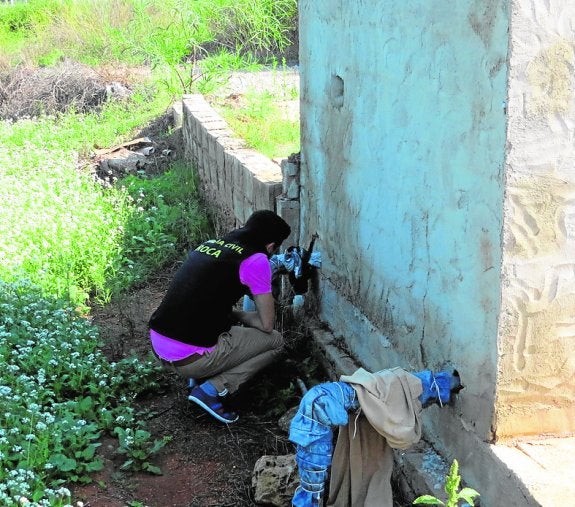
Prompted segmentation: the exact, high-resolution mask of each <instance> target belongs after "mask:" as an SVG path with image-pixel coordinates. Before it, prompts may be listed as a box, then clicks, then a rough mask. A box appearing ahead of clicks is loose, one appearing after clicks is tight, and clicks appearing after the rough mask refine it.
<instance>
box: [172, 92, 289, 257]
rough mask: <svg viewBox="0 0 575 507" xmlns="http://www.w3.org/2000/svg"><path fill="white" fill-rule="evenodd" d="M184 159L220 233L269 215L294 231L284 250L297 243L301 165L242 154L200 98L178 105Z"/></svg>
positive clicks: (186, 97) (239, 144) (192, 97)
mask: <svg viewBox="0 0 575 507" xmlns="http://www.w3.org/2000/svg"><path fill="white" fill-rule="evenodd" d="M182 116H183V118H182V137H183V142H184V158H185V159H186V161H188V162H189V163H190V164H191V165H192V166H193V167H194V168H195V169H196V170H197V172H198V176H199V179H200V184H201V188H202V191H203V193H204V197H205V199H206V201H207V202H208V204H209V206H210V208H211V210H212V211H214V212H215V213H216V214H217V215H218V224H217V226H218V229H220V231H217V232H223V231H227V230H230V229H233V228H235V227H238V226H241V225H243V224H244V223H245V221H246V220H247V218H248V217H249V216H250V214H251V213H253V212H254V211H257V210H262V209H268V210H272V211H275V212H276V213H278V214H279V215H280V216H281V217H282V218H284V220H286V222H287V223H288V224H290V226H291V227H292V234H291V236H290V237H289V238H288V239H287V241H286V243H285V245H286V246H289V245H297V244H298V239H299V162H297V161H293V162H292V161H289V160H287V159H284V160H282V161H281V162H280V163H279V164H278V163H276V162H274V161H272V160H270V159H269V158H267V157H265V156H264V155H262V154H261V153H259V152H257V151H255V150H252V149H249V148H246V146H245V143H244V142H243V141H242V140H240V139H238V138H236V137H234V134H233V132H232V131H231V130H230V128H229V127H228V125H227V123H226V122H225V121H224V120H223V118H222V117H221V116H220V115H219V114H218V113H217V112H216V111H215V110H214V109H212V107H211V106H210V105H209V104H208V102H207V101H206V100H205V99H204V98H203V96H202V95H184V97H183V100H182Z"/></svg>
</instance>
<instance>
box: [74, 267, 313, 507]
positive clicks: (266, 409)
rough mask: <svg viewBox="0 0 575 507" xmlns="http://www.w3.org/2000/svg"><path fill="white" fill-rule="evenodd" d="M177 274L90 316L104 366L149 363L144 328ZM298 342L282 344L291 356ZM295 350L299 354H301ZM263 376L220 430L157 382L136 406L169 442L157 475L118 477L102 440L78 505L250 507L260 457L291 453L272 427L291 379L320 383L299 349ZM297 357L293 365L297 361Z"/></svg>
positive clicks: (167, 379)
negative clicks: (97, 464) (98, 464)
mask: <svg viewBox="0 0 575 507" xmlns="http://www.w3.org/2000/svg"><path fill="white" fill-rule="evenodd" d="M175 268H176V266H172V267H170V268H168V269H166V270H165V271H163V272H161V273H159V274H158V275H157V276H155V277H154V278H153V279H152V280H151V281H150V282H149V283H148V284H146V286H144V287H141V288H139V289H137V290H135V291H133V292H132V293H131V294H129V295H128V296H126V297H125V298H123V299H122V300H121V301H116V302H113V303H111V304H110V305H108V306H106V307H105V308H100V309H96V310H95V311H94V313H93V322H94V324H96V325H97V326H98V327H99V329H100V334H101V337H102V338H103V341H104V342H105V344H106V345H105V349H104V351H105V352H106V354H107V355H108V356H109V357H110V359H112V360H114V359H116V360H117V359H120V358H121V357H125V356H130V355H133V354H136V355H137V356H138V357H141V358H144V357H146V356H148V355H149V352H150V348H149V345H148V343H149V341H148V334H147V327H146V324H147V320H148V318H149V316H150V314H151V312H152V311H153V310H154V309H155V307H156V306H157V304H159V302H160V300H161V298H162V296H163V294H164V291H165V290H166V288H167V285H168V283H169V281H170V279H171V275H172V274H173V272H174V270H175ZM297 340H298V338H297V337H296V336H295V335H294V334H293V333H292V334H291V335H290V336H288V341H290V343H291V345H292V348H293V346H295V345H296V341H297ZM300 346H301V348H300ZM297 347H298V349H299V350H298V352H297V353H294V351H293V350H292V351H291V352H289V353H288V355H287V356H286V358H285V359H284V360H282V361H281V368H278V367H277V365H276V366H275V367H274V368H270V370H269V371H264V372H261V374H260V375H259V376H258V377H257V379H256V380H254V382H253V383H252V384H251V385H248V386H245V387H244V388H242V390H241V392H240V393H238V395H236V397H235V398H234V399H232V400H230V403H231V404H232V406H233V407H234V408H235V409H236V410H237V411H238V413H239V414H240V420H239V421H238V422H237V423H235V424H233V425H225V424H221V423H219V422H217V421H215V420H214V419H212V418H211V417H210V416H209V415H207V414H206V413H205V412H203V411H202V410H201V409H200V408H198V407H196V406H195V405H193V404H191V403H190V402H189V401H188V400H187V398H186V394H187V391H186V389H185V383H184V381H183V380H182V379H180V378H178V377H177V376H176V375H175V374H173V373H170V372H166V373H164V374H162V376H161V379H162V385H163V390H162V391H161V392H159V393H156V394H154V395H148V396H147V397H146V398H144V399H140V400H137V401H136V406H137V407H138V408H141V409H145V410H147V411H149V414H150V415H149V416H148V417H149V419H148V421H147V429H148V431H150V432H152V434H153V435H154V437H155V438H158V439H159V438H161V437H162V436H165V435H169V436H171V437H172V440H171V442H169V443H168V444H167V445H166V446H165V447H164V448H163V449H162V450H161V451H160V452H159V453H158V454H156V455H155V458H154V460H153V463H154V464H155V465H157V466H159V467H160V469H161V470H162V472H163V475H159V476H156V475H153V474H149V473H128V472H124V471H121V470H119V467H120V466H121V465H122V463H123V462H124V457H123V456H121V455H118V454H117V452H116V449H117V441H115V440H114V439H112V438H105V439H104V440H103V445H102V446H101V447H100V450H99V452H100V455H101V456H102V458H103V460H104V462H105V468H104V470H102V471H101V472H99V473H97V474H96V475H95V476H94V481H93V482H92V483H91V484H89V485H86V486H80V487H76V488H75V489H74V495H75V500H76V501H83V502H84V506H85V507H125V506H130V507H143V506H147V507H224V506H230V507H232V506H234V507H242V506H252V505H256V504H255V503H254V501H253V491H252V486H251V476H252V471H253V467H254V464H255V462H256V461H257V459H258V458H260V457H261V456H263V455H283V454H290V453H293V452H294V448H293V444H291V443H290V442H289V441H288V438H287V434H286V433H285V431H283V430H282V429H280V427H279V426H278V419H279V418H280V416H281V415H283V414H284V413H285V411H286V410H287V408H289V407H293V406H297V405H298V403H299V399H300V398H301V391H300V390H299V388H298V386H297V383H296V378H301V379H302V380H303V381H304V382H305V383H306V384H307V385H308V386H309V385H310V384H313V383H317V382H318V381H321V372H320V376H319V377H317V378H316V377H314V375H316V376H317V374H318V370H315V369H314V367H313V366H310V364H312V365H313V363H309V359H308V361H306V358H305V357H304V356H308V352H306V350H305V348H306V347H305V345H303V344H299V345H297ZM298 355H299V357H298ZM310 374H311V375H312V376H310Z"/></svg>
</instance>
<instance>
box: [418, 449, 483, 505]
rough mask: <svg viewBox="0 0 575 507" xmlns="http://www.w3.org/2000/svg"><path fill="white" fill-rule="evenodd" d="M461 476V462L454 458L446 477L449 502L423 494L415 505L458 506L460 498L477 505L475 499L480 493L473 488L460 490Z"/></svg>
mask: <svg viewBox="0 0 575 507" xmlns="http://www.w3.org/2000/svg"><path fill="white" fill-rule="evenodd" d="M460 482H461V476H460V475H459V463H458V462H457V460H456V459H454V460H453V463H452V464H451V467H450V469H449V474H448V475H447V477H446V478H445V492H446V493H447V503H444V502H442V501H441V500H439V498H436V497H434V496H431V495H422V496H419V497H417V498H416V499H415V500H414V501H413V505H445V506H446V507H457V506H458V505H459V501H460V500H464V501H465V502H467V503H468V504H469V505H475V504H474V503H473V499H474V498H475V497H476V496H479V493H478V492H477V491H475V490H474V489H471V488H463V489H462V490H461V491H459V484H460Z"/></svg>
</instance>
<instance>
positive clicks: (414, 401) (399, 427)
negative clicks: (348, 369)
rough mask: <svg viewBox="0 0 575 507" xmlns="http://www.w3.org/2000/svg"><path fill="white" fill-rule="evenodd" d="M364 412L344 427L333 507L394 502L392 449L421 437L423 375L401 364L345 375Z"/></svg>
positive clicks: (389, 506) (386, 506)
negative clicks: (415, 373) (420, 376)
mask: <svg viewBox="0 0 575 507" xmlns="http://www.w3.org/2000/svg"><path fill="white" fill-rule="evenodd" d="M340 381H342V382H346V383H349V384H350V385H351V386H352V387H353V389H354V390H355V392H356V394H357V398H358V401H359V406H360V407H361V412H360V413H359V414H358V415H357V417H355V418H353V417H352V418H350V419H351V420H350V421H349V424H348V425H347V426H346V427H342V428H340V431H339V435H338V438H337V443H336V446H335V450H334V453H333V458H332V464H331V465H332V466H331V480H330V488H329V497H328V501H327V506H328V507H393V497H392V490H391V473H392V470H393V450H392V449H407V448H408V447H410V446H411V445H413V444H415V443H416V442H418V441H419V439H420V438H421V420H420V416H421V411H422V405H421V402H420V401H419V399H418V398H419V396H420V395H421V394H422V385H421V380H420V379H419V378H418V377H416V376H415V375H412V374H411V373H408V372H406V371H405V370H403V369H401V368H393V369H389V370H383V371H380V372H377V373H370V372H368V371H366V370H364V369H363V368H360V369H358V370H357V371H356V372H355V373H354V374H353V375H350V376H342V377H340Z"/></svg>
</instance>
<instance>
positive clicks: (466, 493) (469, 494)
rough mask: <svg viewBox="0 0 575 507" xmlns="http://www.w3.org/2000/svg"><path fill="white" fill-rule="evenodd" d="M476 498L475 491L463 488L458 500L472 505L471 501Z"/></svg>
mask: <svg viewBox="0 0 575 507" xmlns="http://www.w3.org/2000/svg"><path fill="white" fill-rule="evenodd" d="M476 496H480V495H479V493H478V492H477V491H475V490H474V489H472V488H463V489H462V490H461V491H460V492H459V498H463V499H464V500H465V501H466V502H467V503H468V504H469V505H474V503H473V499H474V498H475V497H476Z"/></svg>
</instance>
